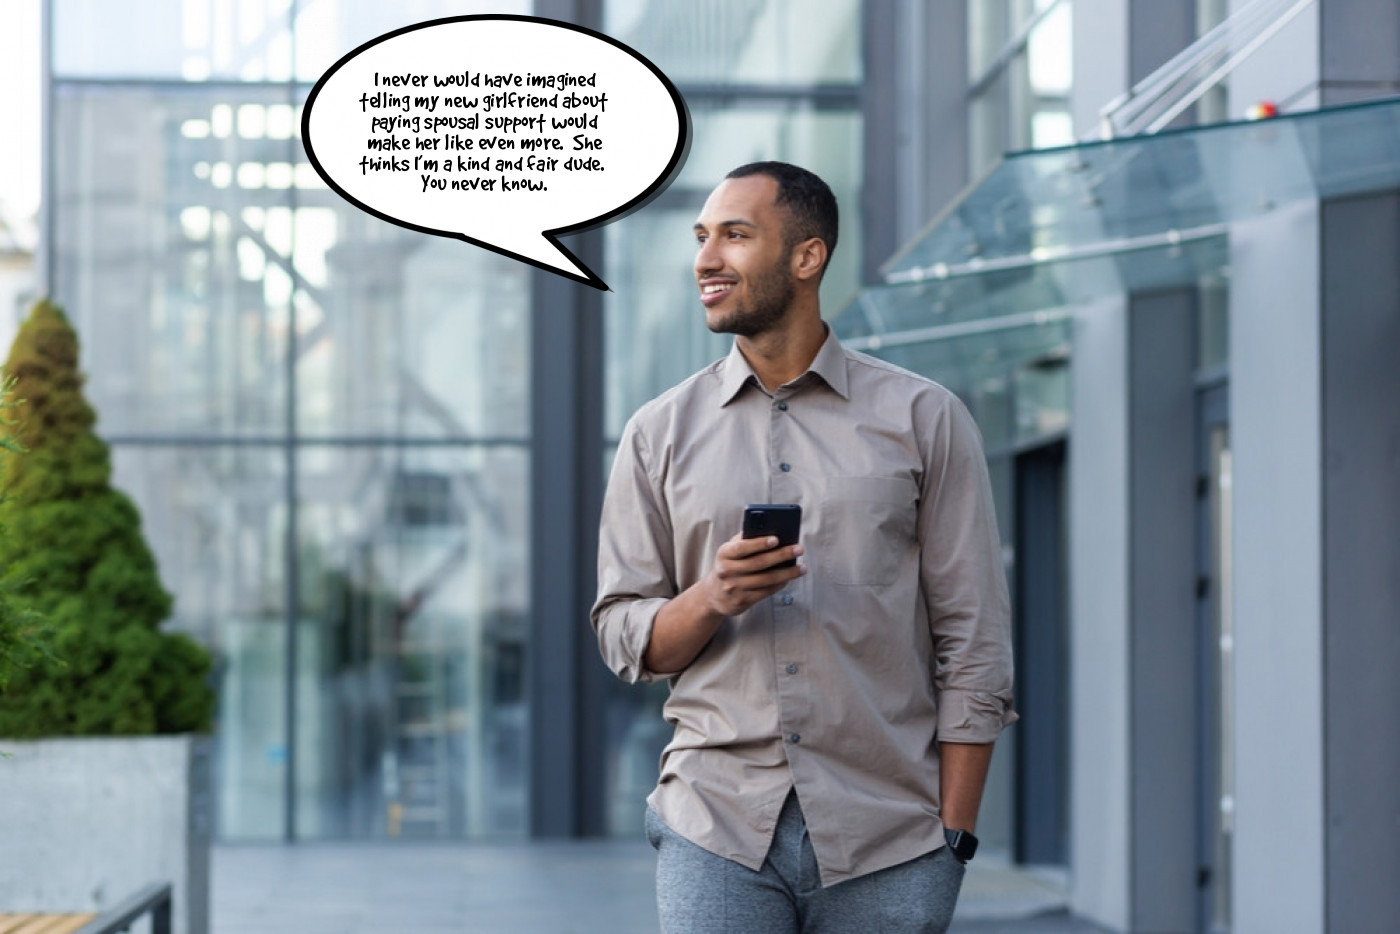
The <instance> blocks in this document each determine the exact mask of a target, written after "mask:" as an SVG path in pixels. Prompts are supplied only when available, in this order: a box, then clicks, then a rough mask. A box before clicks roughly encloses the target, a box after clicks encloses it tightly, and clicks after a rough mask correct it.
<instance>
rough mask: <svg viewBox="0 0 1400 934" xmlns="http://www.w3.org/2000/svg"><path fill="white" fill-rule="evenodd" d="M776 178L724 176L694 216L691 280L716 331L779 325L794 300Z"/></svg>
mask: <svg viewBox="0 0 1400 934" xmlns="http://www.w3.org/2000/svg"><path fill="white" fill-rule="evenodd" d="M777 194H778V183H777V182H776V181H774V180H773V179H771V178H769V177H768V176H766V175H750V176H748V177H746V178H728V179H725V180H724V181H723V182H722V183H721V184H720V186H719V187H718V188H716V189H715V190H714V191H713V192H711V193H710V197H709V198H708V199H707V200H706V201H705V206H704V207H703V208H701V210H700V217H699V219H697V220H696V222H695V240H696V243H697V244H698V247H699V252H698V253H696V255H695V280H696V282H697V283H698V284H699V286H700V302H701V304H703V305H704V306H705V324H706V325H707V326H708V327H709V329H710V330H711V331H714V332H716V333H720V334H738V335H740V336H742V337H750V338H752V337H757V336H758V335H760V334H763V333H765V332H767V331H770V330H772V329H773V328H775V327H776V326H778V325H779V324H780V323H781V322H782V320H783V318H784V316H785V315H786V314H787V310H788V306H789V305H791V304H792V298H793V292H794V278H793V274H792V269H791V267H790V257H791V250H790V249H789V247H788V246H787V244H786V242H785V231H784V220H785V217H784V212H783V211H782V209H781V208H779V207H777V206H776V205H775V204H774V203H773V202H774V200H775V199H776V197H777Z"/></svg>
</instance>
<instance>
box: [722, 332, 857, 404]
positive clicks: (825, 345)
mask: <svg viewBox="0 0 1400 934" xmlns="http://www.w3.org/2000/svg"><path fill="white" fill-rule="evenodd" d="M822 326H823V327H825V328H826V340H824V341H822V345H821V348H820V349H818V350H817V355H816V357H814V358H813V359H812V364H811V366H809V367H807V372H806V373H803V374H802V375H801V376H799V377H798V378H797V379H795V380H793V381H792V383H789V384H787V385H792V384H795V383H798V382H800V381H801V380H803V379H805V378H806V377H807V374H808V373H815V374H816V375H817V376H820V377H821V378H822V381H823V382H825V383H826V384H827V385H828V386H830V387H831V389H832V390H833V391H834V392H835V393H836V394H837V395H839V396H840V397H841V398H842V399H849V398H850V397H851V396H850V391H849V384H848V383H847V380H846V351H845V349H844V348H843V347H842V346H841V342H840V341H839V340H837V339H836V335H835V334H834V333H832V330H831V327H830V326H829V325H827V324H825V323H823V325H822ZM750 380H752V381H753V383H754V385H758V375H757V374H756V373H754V371H753V367H752V366H750V365H749V361H748V360H747V359H746V358H745V357H744V352H743V351H741V350H740V349H739V341H738V340H737V339H735V341H734V343H733V344H732V345H731V346H730V348H729V356H728V357H726V358H725V361H724V366H723V368H722V371H721V377H720V391H719V404H720V405H721V406H726V405H728V404H729V403H730V402H732V401H734V397H735V396H737V395H738V394H739V390H741V389H743V388H744V387H745V386H747V385H748V384H749V381H750Z"/></svg>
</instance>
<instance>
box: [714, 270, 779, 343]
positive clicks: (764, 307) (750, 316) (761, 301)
mask: <svg viewBox="0 0 1400 934" xmlns="http://www.w3.org/2000/svg"><path fill="white" fill-rule="evenodd" d="M748 285H749V289H748V291H749V294H748V295H747V296H746V297H744V298H743V299H741V300H740V303H739V305H738V307H736V308H735V309H734V310H733V311H731V312H729V314H727V315H725V316H724V317H723V318H720V319H718V320H716V321H707V322H706V326H707V327H709V329H710V330H711V331H713V332H715V333H716V334H736V335H738V336H739V337H747V338H750V339H752V338H755V337H757V336H758V335H760V334H764V333H766V332H768V331H771V330H773V329H774V328H775V327H777V326H778V325H779V324H781V323H782V321H783V319H784V318H785V317H787V312H788V308H789V306H791V305H792V298H793V295H794V293H795V292H796V288H795V285H794V279H793V276H792V273H791V272H790V271H789V270H788V268H787V267H786V266H785V265H783V264H775V265H774V266H773V268H772V269H769V270H768V271H767V272H764V273H762V274H761V275H758V276H754V277H751V278H750V279H749V281H748Z"/></svg>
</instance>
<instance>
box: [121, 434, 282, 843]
mask: <svg viewBox="0 0 1400 934" xmlns="http://www.w3.org/2000/svg"><path fill="white" fill-rule="evenodd" d="M112 463H113V482H114V483H115V485H117V486H118V487H120V488H121V489H123V490H125V491H126V492H127V493H128V494H130V495H131V497H132V498H133V499H134V500H135V501H136V503H137V506H138V507H139V508H140V510H141V513H142V519H143V527H144V530H145V534H146V540H147V542H149V543H150V546H151V549H152V551H153V552H154V553H155V556H156V561H157V564H158V565H159V567H160V573H161V578H162V580H163V581H164V582H165V586H166V587H168V588H169V589H170V590H171V592H172V593H173V595H174V597H175V605H174V613H173V616H172V619H171V622H170V624H169V625H170V627H171V628H174V629H179V630H182V631H185V632H189V633H190V634H192V635H193V636H195V638H197V639H199V640H200V641H201V642H202V643H204V644H205V645H206V646H209V648H210V649H211V650H212V651H213V652H214V656H215V672H216V677H217V678H218V690H219V705H218V711H217V714H216V716H217V722H216V726H215V769H216V773H217V779H216V781H215V784H214V787H215V788H216V789H217V793H218V805H217V815H218V817H217V822H218V831H217V832H218V835H219V837H220V838H221V839H225V840H245V839H258V840H273V839H281V837H282V833H283V809H282V803H283V797H284V796H283V782H284V779H285V774H284V773H285V768H286V762H287V749H286V731H285V727H284V724H285V722H286V715H285V714H286V712H285V698H286V694H285V691H284V690H283V688H284V686H285V684H286V677H285V675H286V657H287V656H286V642H287V635H286V633H287V629H286V623H285V609H284V608H285V606H286V601H285V599H284V593H285V585H286V580H285V577H284V575H283V556H284V554H285V548H284V542H285V535H286V522H287V512H286V490H285V476H286V475H285V471H284V461H283V452H282V451H281V450H280V449H278V448H265V447H206V446H201V447H132V446H130V445H114V446H113V448H112Z"/></svg>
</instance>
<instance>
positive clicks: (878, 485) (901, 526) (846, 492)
mask: <svg viewBox="0 0 1400 934" xmlns="http://www.w3.org/2000/svg"><path fill="white" fill-rule="evenodd" d="M825 493H826V495H825V496H824V497H823V499H822V503H821V507H820V508H821V510H822V525H823V526H824V527H825V529H826V531H827V534H826V535H825V536H823V537H824V538H825V543H824V544H825V547H824V548H823V549H822V558H821V563H820V566H821V569H822V574H823V576H824V577H825V578H826V579H827V581H828V582H829V583H832V584H837V585H839V586H844V587H857V586H859V587H869V586H874V587H886V586H889V585H890V584H893V583H894V582H895V580H896V578H898V577H899V570H900V566H901V565H902V563H903V561H904V559H905V557H906V556H907V555H908V554H909V546H910V544H911V543H912V542H913V541H914V525H915V518H916V513H917V511H918V498H919V488H918V486H916V485H915V483H914V481H913V480H910V479H908V478H907V477H829V478H828V479H827V481H826V491H825Z"/></svg>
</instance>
